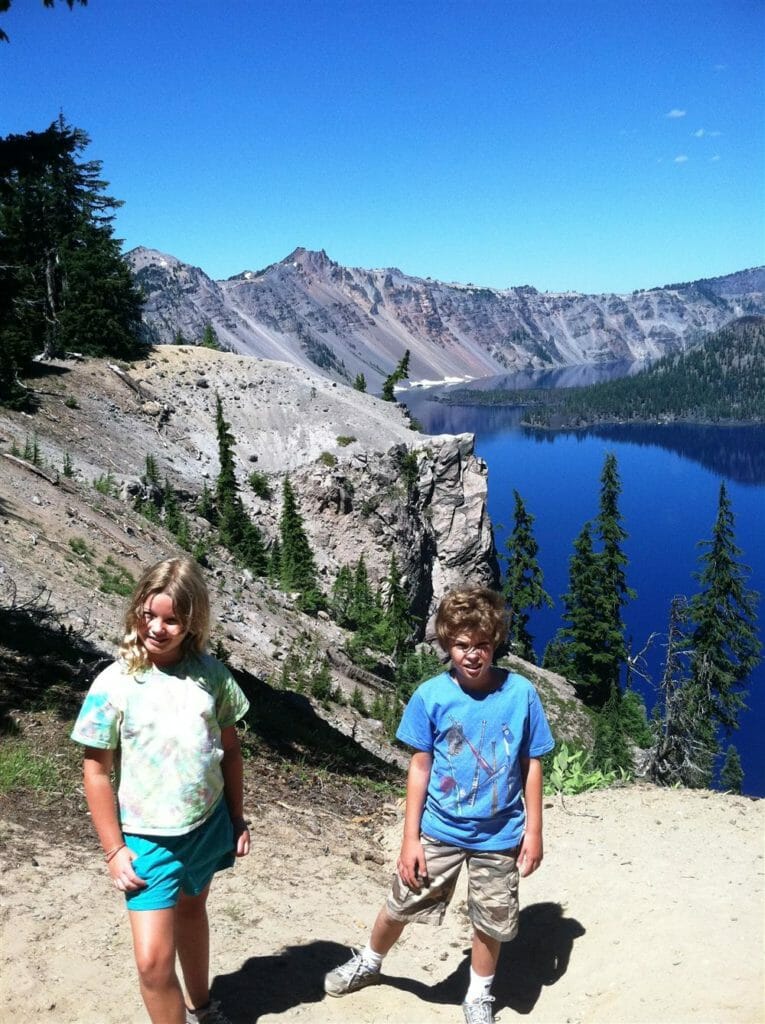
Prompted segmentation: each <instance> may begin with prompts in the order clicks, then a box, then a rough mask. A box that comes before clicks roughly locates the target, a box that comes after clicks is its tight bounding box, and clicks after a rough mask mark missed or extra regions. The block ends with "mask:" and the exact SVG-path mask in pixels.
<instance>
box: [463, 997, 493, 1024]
mask: <svg viewBox="0 0 765 1024" xmlns="http://www.w3.org/2000/svg"><path fill="white" fill-rule="evenodd" d="M493 1002H494V996H479V997H478V999H471V1000H470V1002H468V1001H467V999H466V1000H465V1002H464V1003H463V1004H462V1012H463V1013H464V1014H465V1024H494V1014H493V1013H492V1012H491V1004H492V1003H493Z"/></svg>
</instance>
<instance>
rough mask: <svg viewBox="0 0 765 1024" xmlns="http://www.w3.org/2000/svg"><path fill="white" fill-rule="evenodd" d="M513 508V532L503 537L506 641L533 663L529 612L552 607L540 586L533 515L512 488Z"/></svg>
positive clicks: (532, 642)
mask: <svg viewBox="0 0 765 1024" xmlns="http://www.w3.org/2000/svg"><path fill="white" fill-rule="evenodd" d="M513 497H514V500H515V508H514V512H513V524H514V525H513V531H512V533H511V534H510V537H509V538H508V540H507V545H506V547H507V552H508V557H507V575H506V576H505V581H504V585H503V588H502V592H503V594H504V595H505V598H506V600H507V603H508V605H509V606H510V608H511V609H512V617H511V620H510V630H509V634H508V641H509V644H510V650H511V651H512V652H513V653H514V654H517V655H519V657H521V658H525V659H526V660H527V661H531V662H535V661H536V656H535V654H534V641H533V637H532V636H531V634H530V633H529V630H528V623H529V618H530V616H529V611H530V610H531V609H538V608H541V607H542V606H543V605H547V606H548V607H552V599H551V598H550V595H549V594H548V593H547V592H546V590H545V589H544V587H543V585H542V584H543V576H542V570H541V568H540V566H539V562H538V561H537V553H538V551H539V546H538V544H537V542H536V540H535V539H534V535H533V532H532V527H533V525H534V516H532V515H530V514H529V513H528V512H527V511H526V507H525V505H524V504H523V499H522V498H521V496H520V494H519V493H518V491H513Z"/></svg>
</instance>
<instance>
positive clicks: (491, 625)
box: [436, 587, 510, 651]
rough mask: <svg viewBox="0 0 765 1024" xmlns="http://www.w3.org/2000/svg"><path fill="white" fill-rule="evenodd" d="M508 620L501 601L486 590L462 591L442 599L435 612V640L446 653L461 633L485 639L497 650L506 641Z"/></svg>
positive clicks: (468, 588) (480, 588) (491, 591)
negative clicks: (436, 638)
mask: <svg viewBox="0 0 765 1024" xmlns="http://www.w3.org/2000/svg"><path fill="white" fill-rule="evenodd" d="M509 621H510V616H509V613H508V610H507V607H506V605H505V601H504V598H503V597H502V595H501V594H498V593H497V592H496V591H494V590H489V589H488V587H462V588H461V589H460V590H453V591H451V592H450V593H448V594H446V596H445V597H444V598H443V599H442V601H441V604H440V605H439V606H438V611H437V612H436V636H437V637H438V642H439V643H440V644H441V646H442V647H443V649H444V650H445V651H448V650H449V648H450V647H451V645H452V643H453V641H454V640H455V639H456V638H457V637H458V636H460V634H461V633H471V634H474V635H476V634H477V635H479V636H482V637H485V638H486V640H488V641H489V642H490V643H491V645H492V647H494V648H497V647H499V645H500V644H501V643H502V641H503V640H504V639H505V638H506V637H507V630H508V627H509Z"/></svg>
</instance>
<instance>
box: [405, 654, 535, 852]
mask: <svg viewBox="0 0 765 1024" xmlns="http://www.w3.org/2000/svg"><path fill="white" fill-rule="evenodd" d="M396 738H397V739H399V740H401V742H402V743H406V744H407V746H409V747H414V748H415V750H421V751H425V752H426V753H428V754H431V755H432V756H433V767H432V769H431V773H430V782H429V783H428V793H427V797H426V800H425V808H424V810H423V815H422V822H421V825H420V829H421V831H422V832H423V833H424V834H425V835H428V836H432V837H433V839H438V840H440V841H441V842H444V843H449V844H450V845H452V846H462V847H465V848H466V849H471V850H508V849H511V848H512V847H514V846H517V845H518V844H519V843H520V841H521V837H522V835H523V828H524V823H525V819H526V814H525V810H524V806H523V782H522V777H521V758H529V757H541V756H542V754H546V753H547V752H548V751H549V750H552V748H553V746H554V745H555V744H554V740H553V737H552V733H551V732H550V726H549V725H548V724H547V719H546V718H545V713H544V711H543V710H542V704H541V702H540V700H539V696H538V695H537V692H536V690H535V689H534V687H533V686H532V685H531V683H530V682H529V681H528V679H525V678H524V677H523V676H520V675H516V674H515V673H507V674H506V676H505V679H504V681H503V682H502V684H501V685H500V686H499V687H498V688H497V689H496V690H493V691H492V692H490V693H470V692H467V691H465V690H463V689H462V687H461V686H460V685H459V683H458V682H457V681H456V680H455V679H454V678H453V677H452V676H451V675H449V673H448V672H442V673H441V674H440V675H438V676H435V677H434V678H433V679H429V680H428V681H427V682H425V683H422V685H421V686H419V687H418V688H417V690H415V692H414V693H413V694H412V697H411V699H410V701H409V703H408V704H407V706H406V708H405V709H404V714H403V717H402V719H401V724H400V725H399V727H398V731H397V732H396Z"/></svg>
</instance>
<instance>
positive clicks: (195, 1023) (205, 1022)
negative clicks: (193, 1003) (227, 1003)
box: [186, 999, 231, 1024]
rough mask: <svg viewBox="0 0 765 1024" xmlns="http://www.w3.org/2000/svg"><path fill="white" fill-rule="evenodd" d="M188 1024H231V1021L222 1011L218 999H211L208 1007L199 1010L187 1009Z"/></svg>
mask: <svg viewBox="0 0 765 1024" xmlns="http://www.w3.org/2000/svg"><path fill="white" fill-rule="evenodd" d="M186 1024H231V1021H230V1020H229V1019H228V1017H227V1016H226V1015H225V1013H224V1012H223V1011H222V1010H221V1008H220V1003H219V1002H218V1001H217V999H211V1000H210V1002H209V1003H208V1004H207V1006H203V1007H201V1008H200V1009H199V1010H190V1009H189V1008H188V1007H186Z"/></svg>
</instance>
